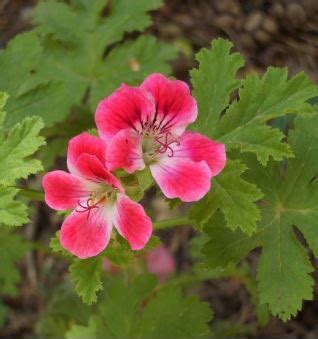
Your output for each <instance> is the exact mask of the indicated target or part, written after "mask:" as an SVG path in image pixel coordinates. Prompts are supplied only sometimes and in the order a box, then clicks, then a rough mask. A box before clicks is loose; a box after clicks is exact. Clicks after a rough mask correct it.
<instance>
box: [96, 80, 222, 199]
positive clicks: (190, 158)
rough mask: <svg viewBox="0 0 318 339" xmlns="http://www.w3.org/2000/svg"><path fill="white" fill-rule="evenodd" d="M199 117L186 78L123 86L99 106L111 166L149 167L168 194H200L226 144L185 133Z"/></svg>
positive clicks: (217, 170) (127, 168) (190, 196)
mask: <svg viewBox="0 0 318 339" xmlns="http://www.w3.org/2000/svg"><path fill="white" fill-rule="evenodd" d="M196 117H197V105H196V101H195V99H194V98H193V97H192V96H191V94H190V90H189V87H188V85H187V84H186V83H184V82H183V81H179V80H168V79H167V78H166V77H164V76H163V75H161V74H152V75H150V76H149V77H148V78H147V79H146V80H145V81H144V82H143V83H142V84H141V86H140V87H129V86H127V85H124V84H123V85H121V87H120V88H119V89H118V90H117V91H115V92H114V93H113V94H112V95H110V96H109V97H108V98H106V99H104V100H102V101H101V102H100V103H99V105H98V107H97V110H96V115H95V120H96V124H97V128H98V131H99V134H100V136H101V138H102V139H103V140H105V141H106V142H107V144H108V148H107V167H108V168H109V169H110V170H115V169H118V168H123V169H124V170H125V171H127V172H128V173H133V172H134V171H136V170H142V169H144V168H145V166H149V168H150V171H151V173H152V176H153V177H154V179H155V181H156V182H157V184H158V185H159V187H160V188H161V190H162V192H163V193H164V195H165V196H166V197H168V198H180V199H181V200H183V201H196V200H199V199H201V198H202V197H203V196H204V195H205V194H206V193H207V192H208V191H209V190H210V185H211V177H213V176H215V175H217V174H219V173H220V172H221V171H222V169H223V168H224V166H225V163H226V154H225V146H224V145H223V144H221V143H217V142H215V141H213V140H211V139H209V138H207V137H205V136H204V135H201V134H199V133H195V132H185V129H186V127H187V126H188V125H189V124H190V123H192V122H194V121H195V120H196Z"/></svg>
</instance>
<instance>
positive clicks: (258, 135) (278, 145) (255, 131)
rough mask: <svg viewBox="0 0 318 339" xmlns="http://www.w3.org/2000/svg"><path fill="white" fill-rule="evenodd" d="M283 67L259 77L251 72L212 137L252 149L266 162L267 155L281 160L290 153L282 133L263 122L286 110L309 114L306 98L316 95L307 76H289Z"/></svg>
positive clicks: (247, 149)
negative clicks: (236, 99)
mask: <svg viewBox="0 0 318 339" xmlns="http://www.w3.org/2000/svg"><path fill="white" fill-rule="evenodd" d="M287 78H288V71H287V69H280V68H272V67H270V68H268V70H267V71H266V73H265V74H264V75H263V77H261V78H260V77H259V76H257V75H256V74H251V75H248V76H247V77H246V79H245V80H244V81H243V82H242V86H243V87H242V88H241V89H240V90H239V97H240V99H239V100H238V101H235V102H234V103H233V104H232V105H231V106H230V107H229V109H228V110H227V112H226V114H225V116H224V117H223V118H222V119H221V120H220V123H219V125H218V127H217V132H216V134H215V137H216V138H218V139H220V140H222V141H223V142H225V143H226V145H227V146H228V147H229V148H239V149H240V150H241V151H242V152H253V153H255V154H256V156H257V158H258V160H259V161H260V162H261V163H262V164H263V165H266V163H267V161H268V159H269V157H270V156H271V157H272V158H273V159H275V160H282V159H283V158H284V157H290V156H291V155H292V152H291V150H290V148H289V146H288V145H287V144H286V143H282V142H281V140H282V139H283V137H284V135H283V134H282V133H281V132H280V131H279V130H277V129H273V128H271V127H270V126H268V125H266V124H265V123H266V122H267V121H269V120H270V119H273V118H276V117H280V116H283V115H286V114H289V113H295V114H305V113H312V112H313V111H314V109H313V107H312V106H311V105H310V104H309V103H307V100H308V99H310V98H312V97H313V96H315V95H316V94H317V88H316V86H314V85H313V84H312V83H311V81H310V80H309V78H308V77H307V76H306V75H305V74H303V73H299V74H298V75H296V76H294V77H293V78H291V79H289V80H288V79H287Z"/></svg>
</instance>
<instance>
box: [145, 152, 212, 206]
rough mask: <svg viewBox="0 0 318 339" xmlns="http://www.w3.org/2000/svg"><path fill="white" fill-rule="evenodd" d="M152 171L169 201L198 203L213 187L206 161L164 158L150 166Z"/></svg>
mask: <svg viewBox="0 0 318 339" xmlns="http://www.w3.org/2000/svg"><path fill="white" fill-rule="evenodd" d="M150 170H151V173H152V175H153V177H154V179H155V181H156V182H157V184H158V185H159V187H160V189H161V190H162V192H163V194H164V195H165V196H166V197H167V198H169V199H173V198H179V199H181V200H182V201H185V202H190V201H197V200H200V199H201V198H202V197H203V196H204V195H205V194H206V193H207V192H208V191H209V190H210V187H211V180H210V179H211V171H210V168H209V166H208V165H207V163H206V162H205V161H200V162H193V161H191V160H190V159H183V158H176V157H172V158H169V157H162V158H160V159H158V162H157V163H156V164H154V165H150Z"/></svg>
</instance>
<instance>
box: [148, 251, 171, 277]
mask: <svg viewBox="0 0 318 339" xmlns="http://www.w3.org/2000/svg"><path fill="white" fill-rule="evenodd" d="M146 264H147V269H148V272H149V273H153V274H155V275H156V276H157V277H158V278H159V281H160V282H164V281H165V280H166V279H167V278H168V277H169V275H170V274H172V273H173V272H174V271H175V270H176V263H175V260H174V258H173V256H172V255H171V254H170V252H169V251H168V249H167V248H166V247H165V246H163V245H162V246H159V247H157V248H155V249H153V250H151V251H150V252H148V253H146Z"/></svg>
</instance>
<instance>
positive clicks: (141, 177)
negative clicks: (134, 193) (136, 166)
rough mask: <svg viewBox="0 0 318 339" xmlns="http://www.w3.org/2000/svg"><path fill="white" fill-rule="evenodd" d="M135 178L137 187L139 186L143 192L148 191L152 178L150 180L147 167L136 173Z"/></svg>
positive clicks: (150, 176)
mask: <svg viewBox="0 0 318 339" xmlns="http://www.w3.org/2000/svg"><path fill="white" fill-rule="evenodd" d="M136 177H137V179H138V182H139V185H140V187H141V189H142V190H143V191H145V190H146V189H148V188H149V187H150V186H151V185H152V183H153V178H152V175H151V172H150V169H149V167H146V168H145V169H144V170H142V171H137V172H136Z"/></svg>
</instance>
